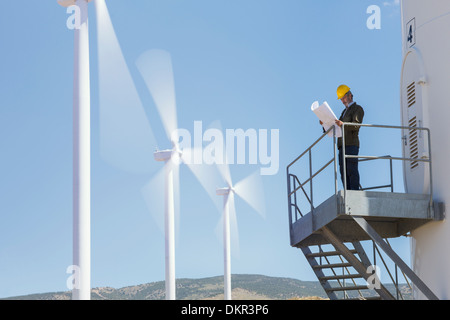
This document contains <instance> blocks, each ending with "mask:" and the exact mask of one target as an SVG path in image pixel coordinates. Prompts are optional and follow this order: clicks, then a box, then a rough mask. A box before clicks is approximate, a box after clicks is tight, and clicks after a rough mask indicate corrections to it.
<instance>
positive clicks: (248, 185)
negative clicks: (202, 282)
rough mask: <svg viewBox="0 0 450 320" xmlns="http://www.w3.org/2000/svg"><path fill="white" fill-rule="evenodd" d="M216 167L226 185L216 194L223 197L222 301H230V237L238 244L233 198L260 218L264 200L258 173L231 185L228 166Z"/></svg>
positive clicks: (262, 213) (263, 211) (263, 213)
mask: <svg viewBox="0 0 450 320" xmlns="http://www.w3.org/2000/svg"><path fill="white" fill-rule="evenodd" d="M218 167H219V169H220V172H221V174H222V177H223V179H224V180H225V183H226V187H224V188H217V189H216V194H217V195H219V196H223V213H222V228H223V229H222V230H223V255H224V299H225V300H231V236H233V237H234V238H235V239H236V242H237V244H238V243H239V241H238V240H237V239H238V230H237V218H236V208H235V201H234V200H235V199H234V196H235V195H238V196H239V197H240V198H241V199H243V200H244V201H245V202H246V203H247V204H249V205H250V206H251V207H252V208H253V209H254V210H255V211H256V212H257V213H259V214H260V215H261V216H262V217H264V216H265V205H264V202H265V200H264V190H263V184H262V179H261V176H260V175H259V171H257V172H255V173H253V174H252V175H250V176H248V177H246V178H244V179H242V180H241V181H239V182H237V183H236V184H235V185H233V182H232V180H231V175H230V172H229V168H228V165H225V164H223V165H218ZM231 229H233V230H231ZM238 248H239V246H238Z"/></svg>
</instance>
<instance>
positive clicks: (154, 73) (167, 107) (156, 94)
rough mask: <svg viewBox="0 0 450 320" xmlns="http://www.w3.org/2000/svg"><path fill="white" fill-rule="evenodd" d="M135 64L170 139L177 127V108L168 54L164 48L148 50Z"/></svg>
mask: <svg viewBox="0 0 450 320" xmlns="http://www.w3.org/2000/svg"><path fill="white" fill-rule="evenodd" d="M136 66H137V67H138V69H139V72H140V73H141V75H142V78H143V79H144V81H145V83H146V85H147V87H148V90H149V91H150V93H151V95H152V97H153V100H154V102H155V105H156V108H157V109H158V112H159V115H160V117H161V121H162V123H163V125H164V128H165V130H166V134H167V137H168V138H169V139H170V140H172V134H173V133H174V132H175V130H176V129H177V110H176V102H175V85H174V80H173V69H172V61H171V57H170V54H169V53H168V52H167V51H164V50H149V51H147V52H145V53H143V54H142V55H141V56H140V57H139V58H138V59H137V61H136ZM174 140H176V141H178V139H176V138H175V139H174Z"/></svg>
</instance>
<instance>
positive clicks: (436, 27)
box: [400, 0, 450, 193]
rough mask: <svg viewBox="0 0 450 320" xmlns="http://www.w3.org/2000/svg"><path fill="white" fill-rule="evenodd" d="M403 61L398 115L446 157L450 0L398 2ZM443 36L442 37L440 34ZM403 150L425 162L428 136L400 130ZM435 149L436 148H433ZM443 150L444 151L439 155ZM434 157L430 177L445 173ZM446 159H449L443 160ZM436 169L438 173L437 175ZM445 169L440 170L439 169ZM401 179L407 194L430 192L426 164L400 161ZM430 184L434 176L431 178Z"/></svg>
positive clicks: (449, 113) (448, 117) (448, 114)
mask: <svg viewBox="0 0 450 320" xmlns="http://www.w3.org/2000/svg"><path fill="white" fill-rule="evenodd" d="M401 5H402V30H403V36H402V40H403V63H402V71H401V84H400V88H401V92H400V99H401V115H402V125H403V126H405V127H423V128H429V129H430V131H431V135H432V136H431V138H432V139H433V140H432V143H431V145H432V146H433V147H434V149H432V150H431V151H432V152H436V153H443V152H445V153H446V155H445V156H446V157H448V156H450V155H449V154H448V153H449V150H450V149H449V148H443V146H444V145H448V142H447V141H445V140H448V138H447V137H448V134H447V133H446V130H447V128H448V119H450V108H449V107H448V101H449V96H448V93H449V89H448V88H450V76H449V75H450V64H449V63H448V61H449V57H450V41H448V37H446V36H444V34H445V32H446V31H448V30H450V1H447V0H428V1H423V0H408V1H405V0H403V1H402V4H401ZM443 32H444V33H443ZM402 138H403V140H402V149H403V150H402V151H403V156H404V157H405V158H417V159H428V157H429V156H430V155H429V145H428V132H427V131H424V130H409V129H404V130H403V132H402ZM436 148H439V150H436ZM444 150H445V151H444ZM432 159H433V163H432V165H433V172H435V173H436V174H435V175H434V176H435V177H437V176H440V175H445V172H446V171H445V168H444V167H442V168H441V169H439V162H440V160H439V159H437V158H436V157H435V156H433V157H432ZM447 159H448V158H447ZM436 168H438V171H436ZM439 170H444V171H441V172H440V171H439ZM403 176H404V182H405V191H406V192H408V193H429V190H430V185H429V184H430V170H429V164H428V163H427V162H423V161H404V165H403ZM433 180H434V177H433Z"/></svg>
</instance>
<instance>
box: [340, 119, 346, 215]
mask: <svg viewBox="0 0 450 320" xmlns="http://www.w3.org/2000/svg"><path fill="white" fill-rule="evenodd" d="M341 148H342V166H343V167H342V168H343V170H342V181H343V182H344V186H343V187H344V213H347V203H346V197H347V161H346V159H345V123H343V124H342V145H341Z"/></svg>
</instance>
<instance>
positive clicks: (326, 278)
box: [319, 274, 362, 281]
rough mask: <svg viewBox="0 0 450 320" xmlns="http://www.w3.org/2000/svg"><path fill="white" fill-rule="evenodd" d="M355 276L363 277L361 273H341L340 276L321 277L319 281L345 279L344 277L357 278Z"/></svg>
mask: <svg viewBox="0 0 450 320" xmlns="http://www.w3.org/2000/svg"><path fill="white" fill-rule="evenodd" d="M355 278H362V276H361V275H360V274H343V275H339V276H326V277H320V278H319V281H330V280H343V279H355Z"/></svg>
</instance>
